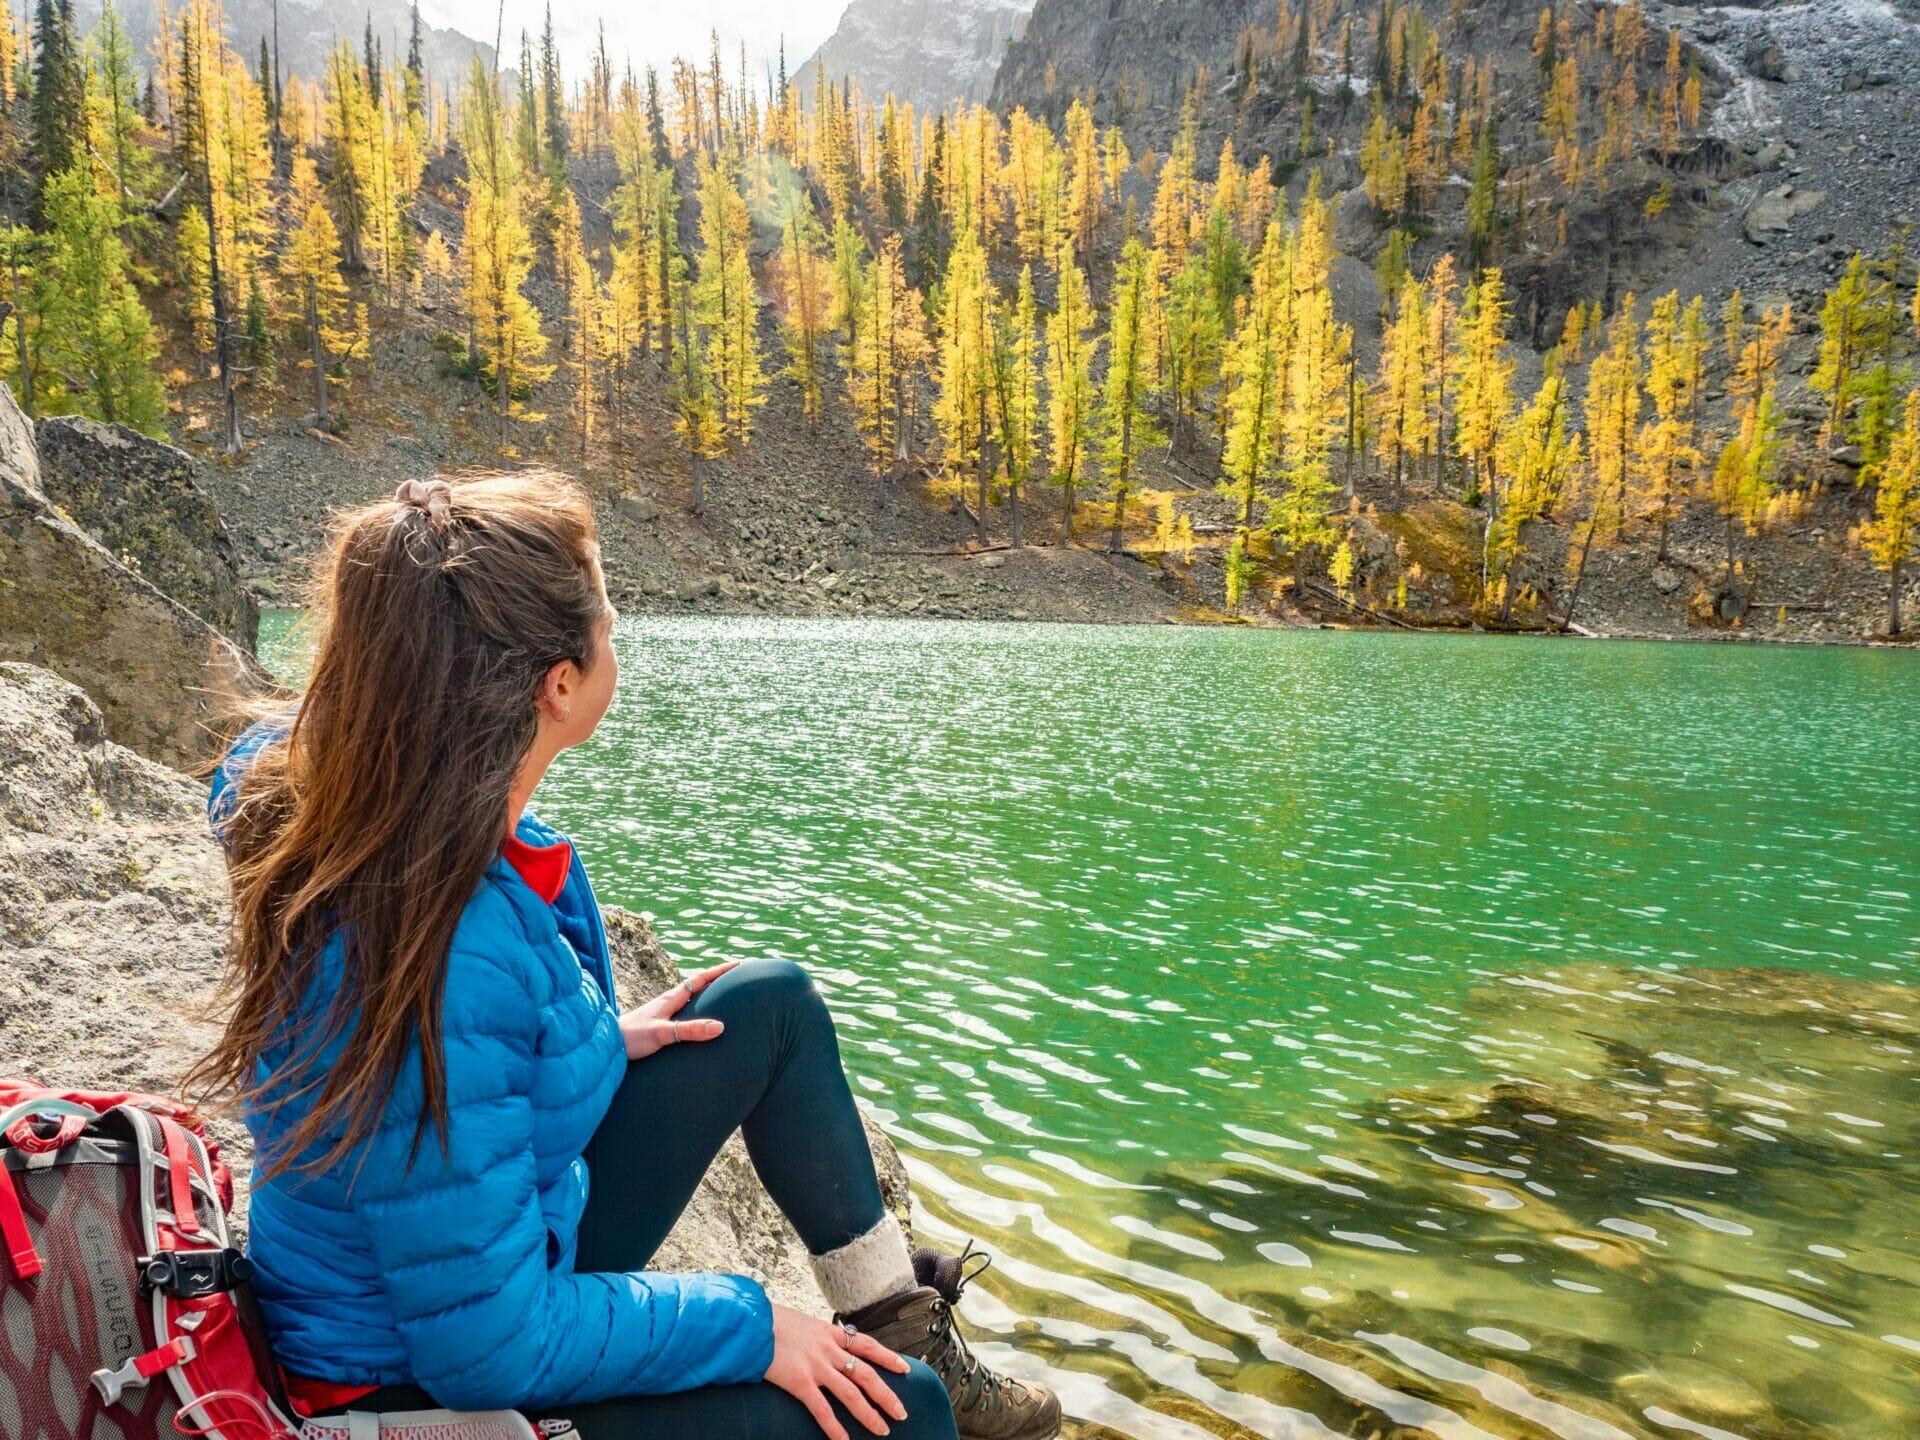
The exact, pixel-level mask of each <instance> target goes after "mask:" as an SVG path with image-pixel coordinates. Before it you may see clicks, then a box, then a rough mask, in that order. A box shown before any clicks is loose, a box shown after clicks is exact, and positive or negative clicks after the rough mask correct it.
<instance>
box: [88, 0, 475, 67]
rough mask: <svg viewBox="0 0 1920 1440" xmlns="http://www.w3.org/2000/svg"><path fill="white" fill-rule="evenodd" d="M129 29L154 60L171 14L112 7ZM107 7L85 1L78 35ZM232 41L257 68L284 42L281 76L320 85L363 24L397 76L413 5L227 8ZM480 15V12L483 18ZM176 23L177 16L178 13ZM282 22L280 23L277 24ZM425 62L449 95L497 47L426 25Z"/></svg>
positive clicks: (316, 0)
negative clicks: (273, 42) (341, 46)
mask: <svg viewBox="0 0 1920 1440" xmlns="http://www.w3.org/2000/svg"><path fill="white" fill-rule="evenodd" d="M113 8H114V9H115V11H117V12H118V14H119V16H120V23H121V24H122V25H123V26H124V27H125V28H126V31H127V38H128V41H129V42H130V43H131V45H132V48H133V53H134V54H136V55H149V54H151V53H152V52H153V41H154V36H155V35H156V34H157V33H158V32H159V31H160V30H161V29H163V28H165V26H166V23H167V10H168V8H169V7H167V6H166V5H164V4H162V3H160V0H120V3H117V4H116V5H115V6H114V7H113ZM101 9H102V5H101V0H79V3H78V4H76V5H75V6H74V26H75V33H76V34H80V35H84V34H86V33H87V32H88V31H90V30H92V29H93V27H94V26H95V25H96V24H98V23H99V20H100V11H101ZM222 10H223V12H224V19H225V22H226V31H227V38H228V39H230V40H231V41H233V44H234V48H235V49H236V50H238V51H239V52H240V53H241V54H243V55H245V56H246V57H247V58H248V62H249V64H251V62H252V59H253V56H254V54H255V53H256V52H257V51H258V49H259V46H260V37H261V36H263V35H264V36H268V37H270V38H271V37H274V36H276V35H277V36H278V39H279V47H280V73H281V74H282V75H283V76H287V75H299V76H302V77H304V78H305V79H308V80H319V79H320V78H321V77H322V76H323V75H325V74H326V72H327V57H328V56H329V55H330V54H332V53H333V47H334V46H335V45H336V44H338V43H339V42H340V41H341V40H342V39H346V40H350V41H352V42H353V44H354V45H355V47H356V48H357V47H358V46H359V44H360V37H361V34H362V24H363V23H364V24H365V25H366V26H368V27H370V28H371V29H372V31H373V34H374V37H375V38H376V39H377V40H379V41H381V42H382V43H383V44H384V45H385V46H386V52H387V54H388V56H389V57H391V59H392V62H393V64H394V65H395V67H396V68H397V67H398V66H399V64H400V62H401V61H402V60H404V59H405V57H406V53H407V51H406V46H407V37H408V34H409V29H408V27H409V24H410V18H409V13H408V4H407V0H373V3H372V4H369V5H360V6H354V7H352V8H351V9H348V8H343V7H341V6H337V5H328V4H323V3H321V0H283V3H280V4H278V5H276V4H274V3H273V0H227V3H226V4H225V5H224V6H223V7H222ZM477 14H478V12H476V17H477ZM176 15H177V9H176ZM276 22H277V23H276ZM473 24H474V28H475V29H478V30H484V31H486V33H487V34H489V35H491V34H492V33H493V21H492V19H491V18H488V19H486V20H484V21H483V20H481V19H479V18H475V20H474V21H473ZM420 49H421V58H422V60H423V61H424V63H425V66H426V71H427V74H428V76H429V77H430V78H431V79H433V80H437V81H439V82H441V83H442V84H445V85H446V86H447V87H448V88H449V89H452V88H453V87H454V86H455V85H457V84H459V83H460V82H462V81H464V80H465V79H466V76H467V70H468V67H469V66H471V65H472V64H473V62H474V60H475V59H478V60H479V61H480V62H481V64H483V65H486V66H488V67H489V68H491V66H492V64H493V46H492V45H490V44H487V43H485V42H483V41H480V40H475V39H473V38H471V37H469V36H466V35H463V34H461V33H460V32H459V31H458V30H454V29H450V28H441V27H437V26H434V25H429V24H427V23H426V22H425V21H424V20H423V21H422V22H421V26H420Z"/></svg>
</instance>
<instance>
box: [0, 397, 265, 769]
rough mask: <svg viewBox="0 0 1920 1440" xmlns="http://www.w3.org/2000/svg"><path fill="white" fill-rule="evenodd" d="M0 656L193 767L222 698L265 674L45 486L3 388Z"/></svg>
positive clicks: (127, 740) (124, 739) (150, 750)
mask: <svg viewBox="0 0 1920 1440" xmlns="http://www.w3.org/2000/svg"><path fill="white" fill-rule="evenodd" d="M0 660H21V661H26V662H28V663H30V664H34V665H41V666H45V667H47V668H48V669H51V670H55V671H57V672H59V673H60V674H61V675H64V676H65V677H66V678H67V679H69V680H71V681H73V682H74V683H76V684H78V685H80V686H82V687H83V688H84V689H85V690H86V691H87V692H88V693H89V694H90V695H92V696H93V697H95V699H96V700H97V701H98V704H99V707H100V710H101V712H102V713H103V714H104V715H105V717H106V718H105V723H106V733H107V735H108V736H109V737H110V738H112V739H114V740H116V741H118V742H119V743H121V744H123V745H126V746H129V747H131V748H132V749H134V750H138V751H139V752H140V753H141V754H143V755H146V756H147V757H149V758H150V759H155V760H161V761H164V762H167V763H169V764H175V765H191V764H194V763H197V762H198V761H199V759H200V758H201V757H202V756H203V755H204V754H205V753H206V752H207V750H208V748H209V745H210V736H209V734H208V728H207V727H208V726H209V725H211V724H212V722H213V720H214V717H215V706H216V698H215V697H216V696H217V695H218V693H219V691H220V690H221V689H223V688H226V687H234V688H241V689H245V688H251V687H252V686H254V685H257V684H261V683H264V681H265V676H264V675H263V673H262V672H261V671H260V669H259V667H258V666H257V665H256V664H255V663H254V662H253V659H252V657H251V656H250V655H249V654H248V653H247V652H246V651H244V650H243V649H241V647H240V646H238V645H236V644H235V643H234V642H233V641H232V640H230V639H228V638H227V637H226V636H225V635H223V634H221V633H220V632H219V631H218V630H216V629H214V628H213V627H212V626H211V625H209V624H208V623H207V622H206V621H205V620H203V619H201V618H200V617H199V616H198V615H196V614H194V613H193V612H192V611H191V610H189V609H187V608H186V607H185V606H183V605H181V604H180V603H179V602H178V601H176V600H173V599H171V598H169V597H168V596H167V595H165V594H163V593H162V592H161V591H160V590H158V589H157V588H155V587H154V586H153V585H152V584H151V583H150V582H148V581H147V580H144V579H142V578H141V577H140V576H138V575H136V574H134V573H133V572H132V571H131V570H129V569H128V568H127V567H126V566H125V565H122V564H121V563H120V562H119V561H118V560H116V559H115V558H114V557H113V555H112V554H111V553H110V552H109V551H108V550H107V548H106V547H105V546H104V545H102V544H101V543H100V542H99V541H98V540H95V539H94V538H93V537H92V536H91V535H89V534H87V533H86V532H85V531H84V530H82V529H80V527H79V526H77V525H75V524H74V523H73V521H71V520H70V519H68V518H67V517H66V516H65V515H63V514H62V513H61V512H60V510H59V509H58V508H57V507H56V506H55V505H54V503H53V502H52V501H51V500H49V499H48V497H47V496H46V495H45V493H43V492H42V490H41V489H40V461H39V456H38V454H37V452H36V450H35V448H34V441H33V432H32V430H31V429H30V428H29V427H28V424H27V421H26V418H25V417H24V416H23V415H21V413H20V408H19V406H18V405H16V404H15V403H14V399H13V392H12V391H10V390H8V389H7V388H6V387H5V386H4V385H0Z"/></svg>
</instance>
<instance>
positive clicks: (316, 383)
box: [307, 275, 328, 430]
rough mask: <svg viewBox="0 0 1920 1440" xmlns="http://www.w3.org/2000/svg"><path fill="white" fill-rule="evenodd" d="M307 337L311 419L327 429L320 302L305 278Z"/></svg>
mask: <svg viewBox="0 0 1920 1440" xmlns="http://www.w3.org/2000/svg"><path fill="white" fill-rule="evenodd" d="M307 336H308V338H309V340H310V341H311V343H312V345H313V419H314V423H315V424H316V425H318V426H319V427H320V428H321V429H322V430H325V429H326V428H327V420H328V416H327V347H326V343H325V342H324V341H323V340H322V339H321V338H320V302H319V297H318V295H317V294H316V293H315V289H314V280H313V277H312V276H311V275H309V276H308V277H307Z"/></svg>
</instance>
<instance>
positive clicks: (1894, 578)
mask: <svg viewBox="0 0 1920 1440" xmlns="http://www.w3.org/2000/svg"><path fill="white" fill-rule="evenodd" d="M1899 633H1900V561H1899V558H1898V557H1897V556H1896V557H1895V559H1894V562H1893V571H1892V573H1891V574H1890V575H1888V577H1887V634H1889V635H1898V634H1899Z"/></svg>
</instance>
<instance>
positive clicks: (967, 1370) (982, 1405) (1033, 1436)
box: [834, 1242, 1060, 1440]
mask: <svg viewBox="0 0 1920 1440" xmlns="http://www.w3.org/2000/svg"><path fill="white" fill-rule="evenodd" d="M969 1260H978V1261H979V1262H980V1263H979V1264H977V1265H974V1266H972V1267H971V1268H969V1266H968V1264H967V1262H968V1261H969ZM991 1263H992V1261H991V1260H990V1259H989V1257H988V1256H986V1255H984V1254H981V1253H980V1252H979V1251H976V1250H975V1249H974V1248H973V1245H972V1243H971V1242H969V1243H968V1245H967V1248H966V1250H965V1251H963V1252H962V1253H961V1254H959V1255H946V1254H943V1253H942V1252H940V1251H938V1250H930V1249H927V1248H926V1247H925V1246H922V1247H921V1248H920V1249H918V1250H916V1251H914V1252H913V1273H914V1278H915V1279H917V1280H918V1281H919V1282H920V1283H919V1284H918V1285H916V1286H914V1287H913V1288H912V1289H911V1290H901V1291H898V1292H897V1293H895V1294H892V1295H889V1296H887V1297H886V1298H885V1299H884V1300H879V1301H876V1302H875V1303H874V1304H872V1305H869V1306H867V1307H866V1308H865V1309H864V1310H855V1311H854V1312H853V1313H851V1314H849V1315H836V1316H835V1317H834V1318H835V1319H836V1320H839V1321H841V1322H843V1323H845V1324H848V1325H851V1326H853V1327H854V1328H855V1329H856V1330H859V1331H861V1332H863V1333H865V1334H868V1335H871V1336H872V1337H873V1338H874V1339H876V1340H878V1341H879V1342H880V1343H881V1344H882V1345H884V1346H886V1347H887V1348H888V1349H889V1350H892V1351H895V1352H896V1353H898V1354H901V1355H906V1356H909V1357H911V1358H913V1359H915V1360H923V1361H925V1362H926V1364H927V1365H928V1366H929V1367H930V1368H931V1369H932V1370H933V1372H934V1374H936V1375H938V1376H939V1377H940V1380H941V1382H942V1383H943V1384H944V1385H945V1386H946V1387H947V1399H948V1400H949V1401H950V1402H951V1403H952V1405H953V1419H954V1423H955V1425H956V1426H957V1427H958V1429H959V1431H960V1434H961V1436H962V1440H1051V1437H1052V1436H1053V1435H1054V1434H1056V1433H1057V1432H1058V1431H1059V1429H1060V1401H1059V1398H1058V1397H1057V1396H1056V1395H1055V1394H1054V1393H1053V1391H1051V1390H1049V1389H1048V1388H1047V1387H1046V1386H1044V1385H1041V1384H1038V1383H1036V1382H1034V1381H1032V1380H1016V1379H1014V1378H1013V1377H1012V1376H1011V1375H1001V1374H999V1373H997V1372H995V1371H992V1370H989V1369H988V1368H987V1367H986V1366H985V1365H983V1364H981V1363H980V1359H979V1357H978V1356H976V1355H975V1354H974V1353H973V1351H972V1350H971V1349H969V1348H968V1346H967V1340H966V1337H965V1336H964V1335H962V1334H961V1333H960V1326H959V1324H958V1322H956V1321H955V1319H954V1315H953V1309H954V1306H956V1305H958V1304H959V1303H960V1295H961V1292H962V1291H964V1290H965V1289H966V1285H967V1282H968V1281H969V1280H971V1279H973V1277H974V1276H976V1275H978V1274H979V1273H980V1272H981V1271H982V1270H984V1269H986V1268H987V1266H988V1265H989V1264H991Z"/></svg>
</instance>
